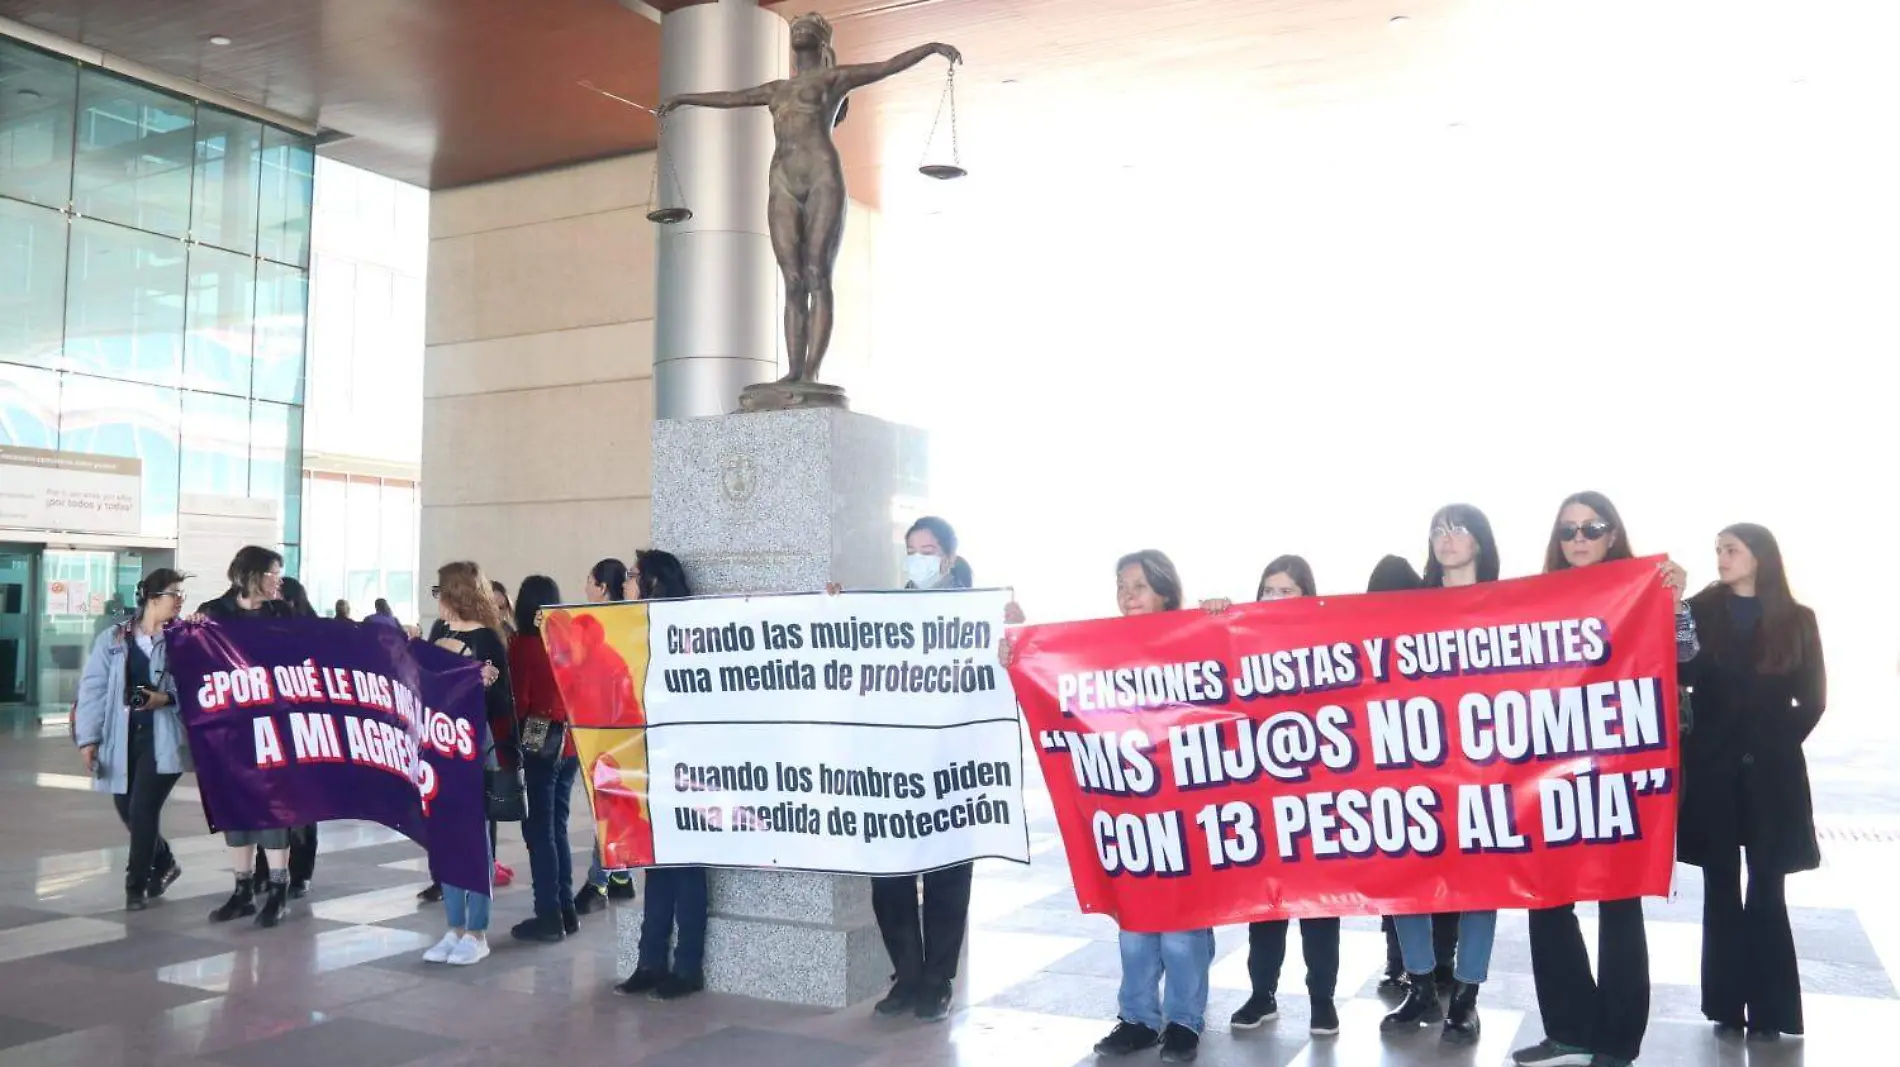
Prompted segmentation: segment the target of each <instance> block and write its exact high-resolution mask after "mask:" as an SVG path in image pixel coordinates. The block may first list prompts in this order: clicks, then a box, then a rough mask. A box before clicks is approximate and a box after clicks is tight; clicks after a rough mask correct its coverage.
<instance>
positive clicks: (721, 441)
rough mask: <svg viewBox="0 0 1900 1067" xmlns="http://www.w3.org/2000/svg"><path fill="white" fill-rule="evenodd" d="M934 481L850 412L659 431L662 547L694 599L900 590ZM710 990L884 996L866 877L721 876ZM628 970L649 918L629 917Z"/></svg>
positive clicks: (901, 432) (716, 421)
mask: <svg viewBox="0 0 1900 1067" xmlns="http://www.w3.org/2000/svg"><path fill="white" fill-rule="evenodd" d="M926 482H927V464H926V443H925V437H924V435H923V434H922V432H920V431H918V430H914V429H911V428H908V427H902V426H898V425H895V424H893V423H889V422H885V421H883V420H881V419H876V418H872V417H871V416H868V415H860V414H856V413H854V412H851V411H846V410H843V409H839V408H816V409H808V410H790V411H773V412H759V413H753V414H740V415H724V416H717V417H713V418H700V419H671V420H660V421H658V422H656V423H654V426H653V546H654V547H655V548H662V549H665V550H667V551H668V552H672V553H674V554H675V555H677V556H679V558H680V560H681V562H682V563H684V564H685V566H686V573H687V577H688V579H689V580H690V581H691V582H692V586H693V591H694V592H696V593H702V594H703V593H776V592H814V591H817V590H820V589H823V588H824V587H825V584H826V583H828V582H837V583H839V584H841V585H843V586H844V587H845V588H847V589H852V588H859V589H888V588H891V587H893V586H895V585H896V584H897V583H898V576H899V575H900V574H901V572H902V567H901V563H902V560H901V557H902V555H903V533H904V529H905V527H907V526H908V525H909V522H910V521H911V519H913V518H914V517H915V515H916V512H917V509H918V508H919V507H920V506H921V504H922V501H923V495H924V491H925V488H926ZM711 882H712V914H711V921H710V922H709V924H708V926H707V932H706V985H707V988H709V989H712V990H715V991H718V992H722V993H737V994H740V995H743V996H749V997H759V998H762V999H766V1000H776V1001H784V1002H789V1003H795V1004H809V1005H814V1006H820V1007H831V1008H842V1007H845V1006H847V1005H850V1004H855V1003H857V1002H859V1001H862V1000H865V999H867V998H869V997H871V996H872V995H874V994H876V993H879V992H881V991H882V990H883V988H884V986H885V983H886V982H887V981H888V980H889V978H890V973H891V964H890V960H889V958H888V957H887V956H886V955H885V952H884V944H883V942H882V941H881V940H880V939H879V937H878V932H877V924H876V921H875V920H874V918H873V917H872V914H871V883H870V880H869V879H867V878H858V877H848V876H841V875H829V874H802V873H792V872H779V871H721V870H716V871H714V872H712V877H711ZM614 917H615V924H616V926H617V927H618V928H620V929H619V934H620V936H619V943H620V946H621V960H620V962H621V965H622V968H623V970H630V969H631V968H632V966H633V963H634V951H633V950H634V946H635V945H636V944H637V942H638V935H637V932H636V931H634V930H631V929H628V928H629V927H637V926H638V923H639V909H638V908H637V907H632V908H617V909H615V912H614Z"/></svg>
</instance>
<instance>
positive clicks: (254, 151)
mask: <svg viewBox="0 0 1900 1067" xmlns="http://www.w3.org/2000/svg"><path fill="white" fill-rule="evenodd" d="M263 148H264V124H263V123H261V122H258V121H256V120H254V119H247V118H245V117H244V116H242V115H233V114H232V113H230V112H229V111H220V110H218V109H217V108H215V107H212V106H210V105H209V104H199V105H198V130H197V141H196V155H197V164H198V165H197V169H196V170H194V171H193V172H192V180H191V237H192V240H194V241H203V242H204V243H205V244H212V245H217V246H218V247H219V248H228V249H230V250H231V251H233V252H242V253H244V254H245V255H247V256H248V255H252V254H254V253H255V252H256V251H257V183H258V175H259V173H260V172H261V171H262V170H263V166H262V164H263V160H262V152H263Z"/></svg>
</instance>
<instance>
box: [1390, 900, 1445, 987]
mask: <svg viewBox="0 0 1900 1067" xmlns="http://www.w3.org/2000/svg"><path fill="white" fill-rule="evenodd" d="M1379 929H1380V930H1382V931H1384V932H1385V973H1386V974H1387V975H1388V976H1390V977H1392V978H1397V977H1399V976H1400V975H1402V974H1404V973H1405V954H1404V953H1403V952H1400V951H1399V931H1398V928H1397V927H1395V926H1393V925H1392V920H1391V919H1390V918H1385V919H1380V920H1379ZM1457 955H1458V913H1457V912H1455V911H1452V912H1445V913H1442V914H1438V915H1433V916H1432V958H1433V959H1434V960H1436V961H1437V963H1438V969H1439V970H1440V971H1443V972H1446V973H1450V971H1451V963H1452V960H1453V959H1454V958H1456V957H1457Z"/></svg>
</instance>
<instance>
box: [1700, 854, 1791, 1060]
mask: <svg viewBox="0 0 1900 1067" xmlns="http://www.w3.org/2000/svg"><path fill="white" fill-rule="evenodd" d="M1786 880H1787V876H1786V875H1784V874H1781V873H1780V872H1775V873H1768V872H1765V871H1757V870H1756V869H1755V863H1754V854H1753V852H1752V851H1751V852H1750V853H1749V863H1748V895H1747V897H1746V898H1744V897H1743V895H1742V865H1741V861H1740V859H1739V856H1738V855H1737V854H1736V853H1730V854H1729V856H1728V857H1726V862H1724V863H1721V864H1719V865H1718V864H1705V865H1704V866H1703V868H1702V1014H1704V1015H1706V1016H1708V1017H1709V1018H1710V1019H1712V1020H1714V1021H1716V1022H1721V1023H1733V1024H1736V1025H1740V1024H1742V1023H1744V1022H1746V1023H1747V1024H1748V1025H1749V1026H1750V1027H1753V1028H1754V1029H1757V1030H1767V1031H1772V1032H1776V1033H1783V1034H1799V1033H1801V1032H1802V1022H1801V970H1800V966H1799V964H1797V963H1796V962H1795V955H1794V929H1793V928H1792V927H1791V926H1789V924H1788V897H1787V892H1786V888H1785V883H1786Z"/></svg>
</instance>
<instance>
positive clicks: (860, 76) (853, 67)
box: [837, 41, 963, 92]
mask: <svg viewBox="0 0 1900 1067" xmlns="http://www.w3.org/2000/svg"><path fill="white" fill-rule="evenodd" d="M931 56H943V57H944V58H946V59H948V60H949V61H950V62H951V63H961V62H963V53H961V52H959V51H957V50H956V48H954V47H952V46H951V45H947V44H942V43H939V42H936V41H932V42H931V43H929V44H920V45H918V46H917V47H915V48H913V49H911V50H910V51H908V52H900V53H898V54H897V55H894V56H892V57H891V58H889V59H887V60H885V61H884V62H882V63H847V64H845V65H843V66H841V67H838V68H837V72H838V74H837V76H838V79H839V81H840V82H842V83H843V85H844V88H845V91H846V92H849V91H851V90H853V89H862V88H864V87H865V86H867V85H871V84H874V83H876V82H881V81H883V80H884V79H886V78H888V77H890V76H891V75H893V74H901V73H903V72H904V71H907V70H909V69H910V68H912V67H914V66H916V65H917V64H919V63H922V62H923V61H924V60H925V59H928V58H929V57H931Z"/></svg>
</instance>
